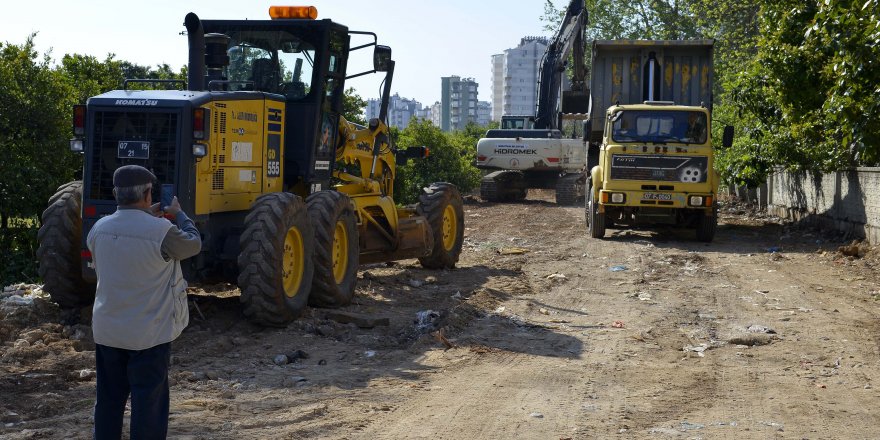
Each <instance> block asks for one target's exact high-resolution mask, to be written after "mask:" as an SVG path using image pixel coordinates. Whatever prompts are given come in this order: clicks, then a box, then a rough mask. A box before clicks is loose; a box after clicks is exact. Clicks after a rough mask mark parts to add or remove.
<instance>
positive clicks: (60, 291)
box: [37, 180, 95, 309]
mask: <svg viewBox="0 0 880 440" xmlns="http://www.w3.org/2000/svg"><path fill="white" fill-rule="evenodd" d="M81 208H82V182H81V181H78V180H77V181H73V182H68V183H66V184H64V185H61V186H60V187H59V188H58V191H57V192H56V193H55V195H53V196H52V198H50V199H49V206H48V207H47V208H46V210H45V211H43V216H42V220H43V225H42V226H41V227H40V231H39V233H37V241H38V242H39V243H40V247H39V248H38V249H37V259H38V260H39V262H40V266H39V269H38V270H39V274H40V277H41V278H42V279H43V290H45V291H46V292H48V293H49V296H50V297H52V300H53V301H55V302H56V303H58V305H59V306H61V308H63V309H73V308H76V307H81V306H84V305H87V304H90V303H91V302H92V301H94V300H95V285H94V284H92V283H88V282H86V281H85V280H83V277H82V256H81V255H80V247H81V246H82V241H81V240H82V209H81Z"/></svg>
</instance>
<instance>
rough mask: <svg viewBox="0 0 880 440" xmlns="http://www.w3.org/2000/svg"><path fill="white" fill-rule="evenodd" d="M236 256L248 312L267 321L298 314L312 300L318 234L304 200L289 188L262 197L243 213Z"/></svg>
mask: <svg viewBox="0 0 880 440" xmlns="http://www.w3.org/2000/svg"><path fill="white" fill-rule="evenodd" d="M245 225H246V227H245V230H244V232H243V233H242V235H241V241H240V244H241V253H240V254H239V255H238V269H239V275H238V287H239V288H240V289H241V302H242V304H243V305H244V315H245V316H246V317H247V318H248V319H250V320H251V321H253V322H255V323H257V324H260V325H267V326H277V327H280V326H284V325H285V324H287V323H288V322H290V321H292V320H294V319H296V318H297V317H298V316H299V315H300V314H301V313H302V311H303V309H304V308H305V306H306V303H308V300H309V290H311V288H312V275H313V273H314V265H313V262H312V249H313V247H314V241H315V238H314V237H315V235H314V232H313V231H312V226H311V223H310V222H309V215H308V211H307V210H306V206H305V203H303V201H302V199H301V198H299V197H297V196H296V195H294V194H290V193H280V192H279V193H271V194H265V195H263V196H260V198H258V199H257V201H256V202H254V206H253V207H251V212H250V213H248V215H247V217H246V218H245Z"/></svg>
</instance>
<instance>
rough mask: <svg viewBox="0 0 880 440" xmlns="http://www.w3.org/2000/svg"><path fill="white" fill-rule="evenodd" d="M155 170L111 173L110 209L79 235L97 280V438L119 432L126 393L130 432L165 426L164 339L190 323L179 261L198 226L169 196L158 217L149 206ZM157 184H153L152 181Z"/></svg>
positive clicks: (146, 434)
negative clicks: (86, 232) (112, 199)
mask: <svg viewBox="0 0 880 440" xmlns="http://www.w3.org/2000/svg"><path fill="white" fill-rule="evenodd" d="M154 185H156V176H154V175H153V173H151V172H150V171H149V170H147V169H146V168H144V167H140V166H137V165H126V166H123V167H120V168H119V169H117V170H116V172H115V173H113V195H114V196H115V197H116V203H117V204H118V205H119V206H118V208H117V210H116V212H115V213H113V214H112V215H109V216H106V217H104V218H102V219H100V220H98V222H97V223H95V226H94V227H92V230H91V231H90V232H89V235H88V238H87V239H86V242H87V245H88V247H89V250H90V251H91V252H92V257H93V261H94V264H95V272H96V273H97V275H98V287H97V291H96V293H95V306H94V311H93V316H92V332H93V333H94V338H95V345H96V348H95V361H96V364H97V366H96V370H97V399H96V401H95V429H94V437H95V438H96V439H99V440H101V439H119V438H120V437H121V436H122V418H123V414H124V412H125V402H126V401H127V400H128V397H129V394H130V395H131V438H132V439H160V438H165V436H166V434H167V432H168V407H169V391H168V365H169V364H170V361H171V341H173V340H174V339H176V338H177V337H178V336H180V333H181V332H182V331H183V329H184V327H186V325H187V324H188V323H189V310H188V307H187V300H186V280H184V279H183V274H182V272H181V268H180V260H183V259H186V258H189V257H192V256H194V255H196V254H198V253H199V252H200V250H201V247H202V242H201V238H200V237H199V231H198V230H197V229H196V227H195V225H194V224H193V222H192V220H190V219H189V218H188V217H187V216H186V214H184V213H183V211H181V210H180V203H179V202H178V201H177V197H174V198H173V199H172V201H171V204H170V205H169V206H166V207H164V209H165V213H166V214H171V215H172V216H174V219H175V223H176V224H177V225H176V226H175V225H173V224H172V223H171V222H170V221H168V220H166V219H165V218H162V217H159V216H158V215H159V214H160V211H159V206H158V205H159V204H158V203H157V204H155V205H152V204H151V203H152V193H153V190H154ZM156 189H158V188H156Z"/></svg>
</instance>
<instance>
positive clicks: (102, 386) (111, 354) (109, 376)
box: [94, 342, 171, 440]
mask: <svg viewBox="0 0 880 440" xmlns="http://www.w3.org/2000/svg"><path fill="white" fill-rule="evenodd" d="M95 361H96V364H97V382H98V384H97V389H98V393H97V394H98V395H97V400H96V402H95V432H94V434H95V439H96V440H104V439H119V438H120V437H121V436H122V417H123V414H124V412H125V402H126V400H128V396H129V394H131V438H132V440H138V439H164V438H165V436H166V434H167V433H168V400H169V397H168V365H169V364H170V362H171V343H170V342H167V343H165V344H160V345H157V346H155V347H152V348H148V349H146V350H125V349H122V348H113V347H108V346H106V345H100V344H96V347H95Z"/></svg>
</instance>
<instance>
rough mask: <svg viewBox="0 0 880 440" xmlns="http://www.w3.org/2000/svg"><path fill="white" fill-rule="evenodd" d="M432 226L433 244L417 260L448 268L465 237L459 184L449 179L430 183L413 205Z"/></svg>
mask: <svg viewBox="0 0 880 440" xmlns="http://www.w3.org/2000/svg"><path fill="white" fill-rule="evenodd" d="M416 210H417V212H418V213H419V215H421V216H424V217H425V218H426V219H427V220H428V225H430V226H431V233H432V234H433V236H434V248H433V249H431V254H430V255H428V256H427V257H422V258H419V263H421V264H422V267H425V268H427V269H451V268H453V267H455V263H456V262H458V256H459V254H461V244H462V242H463V241H464V208H463V207H462V201H461V195H460V194H459V193H458V188H456V187H455V186H454V185H452V184H449V183H432V184H431V186H430V187H429V188H427V190H426V192H425V193H423V194H422V195H421V196H420V197H419V204H418V206H417V208H416Z"/></svg>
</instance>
